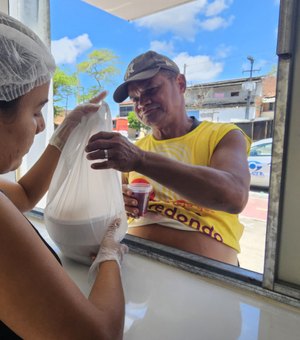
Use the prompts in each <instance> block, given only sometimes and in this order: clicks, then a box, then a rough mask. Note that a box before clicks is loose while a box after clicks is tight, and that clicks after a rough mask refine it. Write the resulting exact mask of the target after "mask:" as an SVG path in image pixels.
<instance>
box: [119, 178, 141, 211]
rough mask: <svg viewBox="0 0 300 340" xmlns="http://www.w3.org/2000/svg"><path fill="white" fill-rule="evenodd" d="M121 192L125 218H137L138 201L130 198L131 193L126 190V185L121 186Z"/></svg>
mask: <svg viewBox="0 0 300 340" xmlns="http://www.w3.org/2000/svg"><path fill="white" fill-rule="evenodd" d="M122 191H123V200H124V205H125V211H126V213H127V216H130V217H134V218H138V214H139V209H138V201H137V200H136V199H135V198H134V197H133V196H132V191H131V190H130V189H128V185H127V184H123V185H122Z"/></svg>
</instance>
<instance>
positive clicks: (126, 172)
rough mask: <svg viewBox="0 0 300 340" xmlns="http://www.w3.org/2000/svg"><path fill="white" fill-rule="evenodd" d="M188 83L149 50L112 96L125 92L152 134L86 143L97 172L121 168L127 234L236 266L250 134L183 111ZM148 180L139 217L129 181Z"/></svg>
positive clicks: (102, 135)
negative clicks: (144, 209)
mask: <svg viewBox="0 0 300 340" xmlns="http://www.w3.org/2000/svg"><path fill="white" fill-rule="evenodd" d="M185 90H186V80H185V77H184V75H183V74H180V71H179V68H178V66H177V65H176V64H175V63H174V62H173V61H172V60H171V59H169V58H167V57H166V56H163V55H160V54H158V53H156V52H153V51H148V52H146V53H144V54H142V55H140V56H138V57H136V58H135V59H133V60H132V61H131V63H130V64H129V66H128V68H127V71H126V74H125V77H124V83H123V84H121V85H120V86H119V87H118V88H117V89H116V91H115V93H114V100H115V101H116V102H118V103H120V102H122V101H124V100H125V99H126V98H127V97H128V96H129V97H130V98H131V100H132V101H133V103H134V107H135V113H136V116H137V118H138V119H139V120H140V121H141V122H142V123H143V124H145V125H147V126H149V127H151V129H152V133H151V134H149V135H148V136H146V137H144V138H142V139H141V140H139V141H138V142H136V143H135V144H133V143H131V142H129V141H128V140H127V139H126V138H124V137H122V136H121V135H119V134H116V133H105V132H100V133H98V134H96V135H94V136H93V137H92V138H91V140H90V142H89V144H88V146H87V148H86V151H87V152H88V156H87V157H88V158H89V159H91V160H96V159H101V160H102V159H106V161H104V162H101V163H97V162H96V163H94V164H92V167H93V168H94V169H107V168H114V169H117V170H120V171H122V172H123V182H124V184H125V185H123V195H124V202H125V206H126V211H127V213H128V216H130V218H129V233H130V234H132V235H136V236H139V237H142V238H145V239H148V240H152V241H155V242H158V243H161V244H165V245H168V246H172V247H176V248H178V249H181V250H185V251H189V252H192V253H195V254H198V255H202V256H206V257H209V258H212V259H215V260H218V261H222V262H226V263H229V264H233V265H236V264H237V263H238V261H237V254H238V253H239V252H240V246H239V240H240V238H241V235H242V233H243V225H242V224H241V223H240V222H239V219H238V214H239V213H240V212H241V211H242V210H243V208H244V207H245V205H246V203H247V200H248V192H249V185H250V175H249V170H248V162H247V155H248V152H249V149H250V139H249V138H248V137H247V136H246V135H245V134H244V133H243V132H242V131H241V130H240V129H239V128H238V127H237V126H235V125H234V124H229V123H228V124H227V123H213V122H208V121H203V122H201V123H200V122H198V121H197V120H196V119H195V118H194V117H189V116H188V115H187V114H186V111H185V100H184V93H185ZM135 182H138V183H141V182H147V183H150V184H151V185H152V187H153V191H152V193H151V196H150V201H149V203H148V212H147V214H146V215H145V216H143V217H140V218H137V216H138V212H139V211H138V208H137V201H136V199H134V198H133V196H132V192H131V190H129V189H128V187H127V185H126V184H128V183H135Z"/></svg>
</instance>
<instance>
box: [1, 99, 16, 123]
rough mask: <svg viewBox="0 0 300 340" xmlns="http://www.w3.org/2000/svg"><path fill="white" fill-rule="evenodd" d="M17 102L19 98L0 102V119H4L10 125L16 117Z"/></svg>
mask: <svg viewBox="0 0 300 340" xmlns="http://www.w3.org/2000/svg"><path fill="white" fill-rule="evenodd" d="M19 101H20V97H18V98H16V99H13V100H10V101H8V102H7V101H5V100H0V118H2V119H5V121H6V122H7V123H11V122H12V121H13V120H14V119H15V117H16V115H17V108H18V104H19Z"/></svg>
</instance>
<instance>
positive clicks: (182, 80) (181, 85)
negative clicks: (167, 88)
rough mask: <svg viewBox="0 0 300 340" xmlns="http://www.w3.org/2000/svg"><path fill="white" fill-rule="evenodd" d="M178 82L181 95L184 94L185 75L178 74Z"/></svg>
mask: <svg viewBox="0 0 300 340" xmlns="http://www.w3.org/2000/svg"><path fill="white" fill-rule="evenodd" d="M176 82H177V84H178V85H179V88H180V91H181V93H184V92H185V90H186V79H185V76H184V74H178V76H177V79H176Z"/></svg>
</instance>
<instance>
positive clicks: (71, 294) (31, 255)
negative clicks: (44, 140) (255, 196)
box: [0, 12, 125, 339]
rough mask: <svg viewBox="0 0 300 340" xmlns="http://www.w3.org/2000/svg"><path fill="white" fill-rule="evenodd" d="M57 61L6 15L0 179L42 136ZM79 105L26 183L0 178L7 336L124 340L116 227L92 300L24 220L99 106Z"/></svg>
mask: <svg viewBox="0 0 300 340" xmlns="http://www.w3.org/2000/svg"><path fill="white" fill-rule="evenodd" d="M54 70H55V64H54V60H53V58H52V56H51V54H50V53H49V52H48V49H47V48H46V47H45V45H44V44H43V43H42V42H41V40H40V39H39V38H38V37H37V35H36V34H35V33H33V32H32V31H31V30H30V29H28V28H27V27H26V26H24V25H23V24H21V23H20V22H18V21H17V20H15V19H13V18H11V17H9V16H7V15H5V14H3V13H1V12H0V136H1V138H0V174H3V173H6V172H8V171H11V170H15V169H16V168H17V167H18V166H19V165H20V164H21V162H22V157H23V156H24V155H25V154H26V153H27V152H28V150H29V148H30V146H31V145H32V142H33V139H34V136H35V135H36V134H38V133H40V132H42V131H43V130H44V128H45V122H44V119H43V116H42V114H41V109H42V107H43V106H44V105H45V103H47V100H48V90H49V83H50V79H51V77H52V75H53V72H54ZM104 96H105V94H100V95H99V96H97V97H95V98H94V99H93V100H92V101H91V102H90V103H88V104H85V105H81V106H78V107H77V108H75V109H74V111H73V112H72V113H71V114H70V115H69V116H68V118H67V119H65V121H64V123H63V124H62V125H61V127H60V128H59V129H57V130H56V131H55V133H54V135H53V137H52V138H51V140H50V145H48V147H47V148H46V150H45V152H44V153H43V155H42V156H41V158H40V159H39V161H38V162H37V163H36V164H35V165H34V166H33V168H32V169H31V170H30V171H29V172H28V174H26V175H25V176H24V177H22V178H21V180H20V181H19V182H18V183H9V182H7V181H4V180H3V179H0V189H1V192H0V268H1V271H0V320H1V321H0V338H1V339H17V338H30V339H45V338H47V339H58V338H62V339H119V338H120V339H121V338H122V333H123V323H124V296H123V289H122V283H121V279H120V271H119V267H120V261H121V259H122V255H123V254H124V251H125V247H124V246H123V245H120V244H119V243H117V242H115V241H114V232H115V230H116V228H117V227H118V221H116V223H115V224H114V225H112V226H110V227H109V228H108V231H107V233H106V235H105V237H104V239H103V241H102V244H101V247H100V250H99V254H98V256H97V261H98V262H99V267H98V273H97V276H96V278H95V281H94V284H93V287H92V289H91V293H90V295H89V297H88V299H87V298H85V297H84V295H83V294H82V293H81V291H80V290H79V289H78V288H77V286H76V285H75V284H74V283H73V282H72V281H71V280H70V278H69V277H68V275H67V274H66V273H65V272H64V270H63V268H62V267H61V265H60V261H59V259H58V257H57V255H56V254H55V253H54V252H53V250H52V249H51V248H50V247H49V246H48V245H47V244H46V243H45V242H44V241H43V240H42V238H41V237H40V236H39V234H38V232H37V231H36V230H35V229H34V227H33V226H32V225H31V224H30V223H29V222H28V220H27V219H26V218H25V217H24V216H23V215H22V212H24V211H27V210H29V209H31V208H32V207H33V206H34V205H35V204H36V202H38V201H39V200H40V199H41V197H42V196H43V195H44V193H45V192H46V191H47V189H48V186H49V184H50V180H51V177H52V175H53V172H54V169H55V167H56V165H57V162H58V159H59V156H60V150H62V148H63V147H64V143H65V142H66V140H67V138H68V136H69V135H70V133H71V132H72V130H73V129H74V127H75V126H76V125H77V124H78V123H79V122H80V120H81V117H82V116H83V115H85V114H88V113H89V112H94V111H96V110H97V109H98V108H99V105H97V104H96V103H97V102H98V101H100V100H101V99H102V98H103V97H104Z"/></svg>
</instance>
